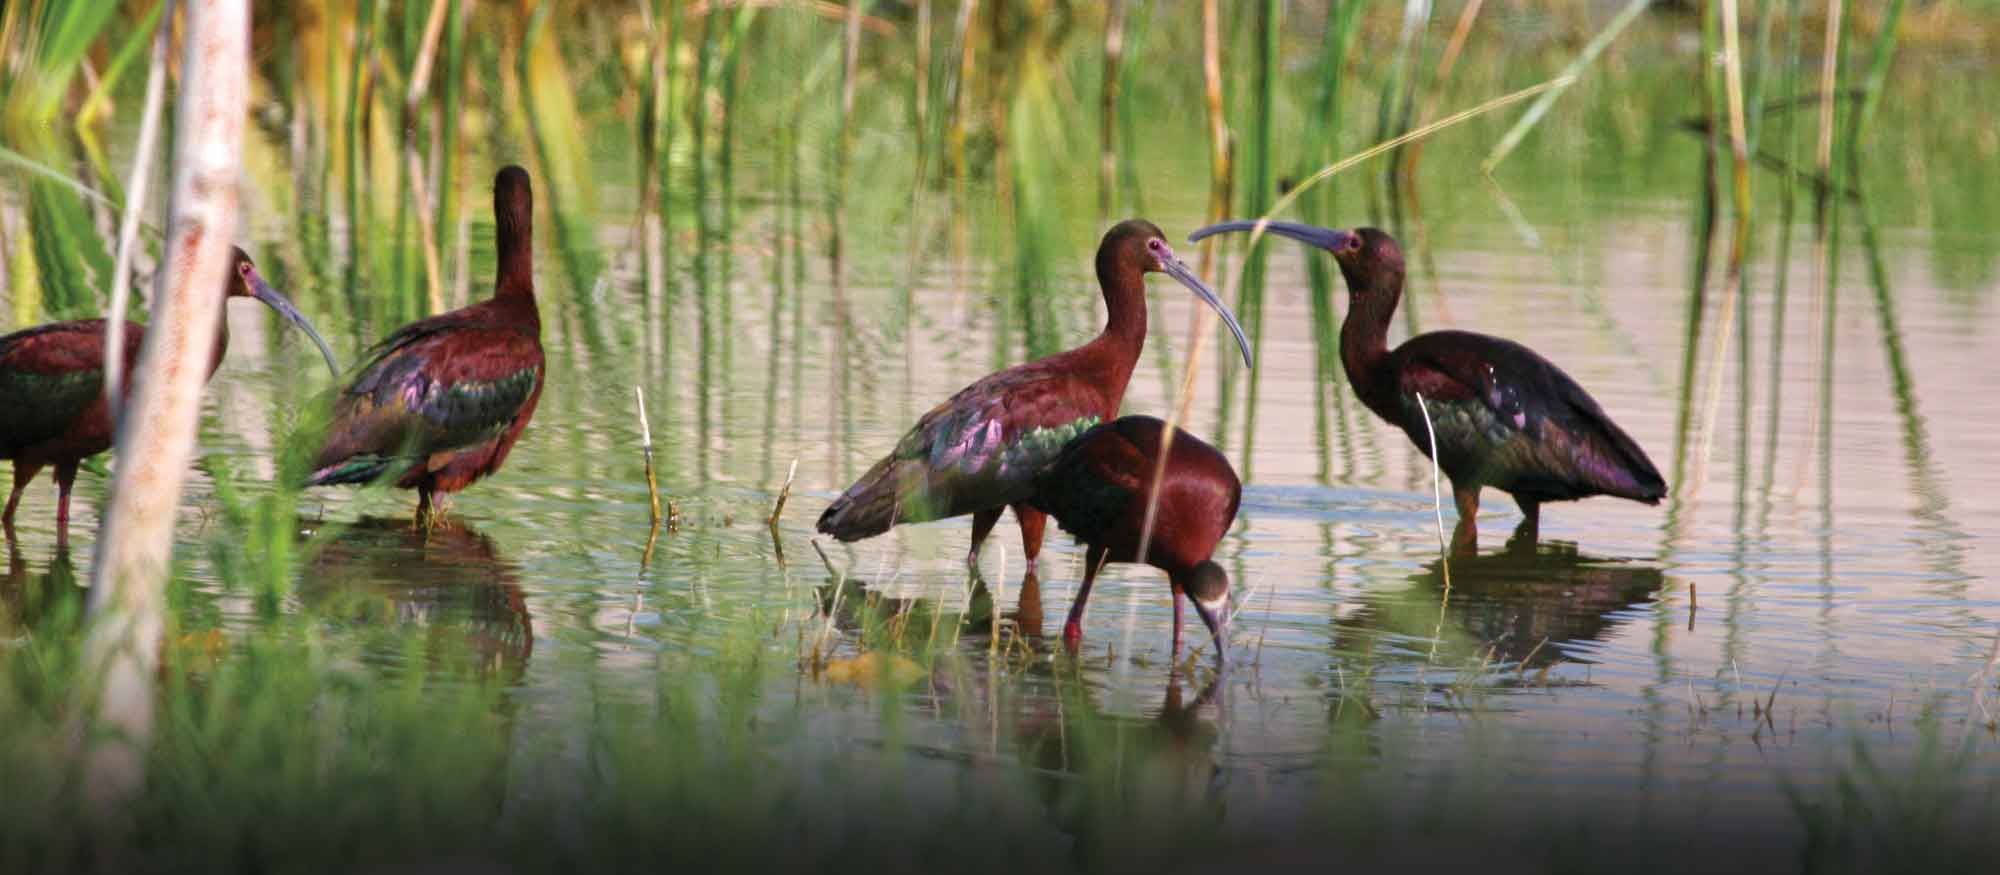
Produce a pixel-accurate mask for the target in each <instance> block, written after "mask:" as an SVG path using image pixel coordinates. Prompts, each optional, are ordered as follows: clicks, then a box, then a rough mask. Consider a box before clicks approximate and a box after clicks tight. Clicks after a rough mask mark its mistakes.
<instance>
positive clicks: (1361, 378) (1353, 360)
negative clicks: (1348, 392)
mask: <svg viewBox="0 0 2000 875" xmlns="http://www.w3.org/2000/svg"><path fill="white" fill-rule="evenodd" d="M1349 282H1350V286H1349V288H1350V289H1354V288H1356V287H1354V286H1353V285H1351V283H1352V280H1350V281H1349ZM1401 295H1402V289H1401V288H1398V287H1396V286H1394V285H1389V284H1382V285H1380V286H1377V287H1374V288H1366V287H1363V288H1362V290H1357V291H1353V292H1352V294H1350V295H1349V296H1348V307H1347V319H1346V320H1345V321H1343V322H1341V324H1340V364H1341V366H1342V367H1343V368H1344V369H1345V370H1346V371H1347V382H1348V385H1351V386H1353V387H1354V392H1355V394H1356V395H1357V396H1359V397H1360V398H1361V401H1362V403H1364V404H1366V405H1368V409H1370V410H1373V411H1375V413H1376V414H1378V415H1380V416H1382V417H1384V418H1388V419H1391V420H1393V419H1396V418H1397V417H1398V416H1399V415H1400V413H1399V412H1398V411H1400V409H1401V402H1400V401H1399V400H1398V399H1397V397H1396V387H1395V383H1394V377H1393V375H1391V374H1390V373H1389V369H1388V363H1389V321H1390V320H1391V319H1392V318H1394V317H1395V315H1396V301H1397V299H1398V298H1399V297H1401Z"/></svg>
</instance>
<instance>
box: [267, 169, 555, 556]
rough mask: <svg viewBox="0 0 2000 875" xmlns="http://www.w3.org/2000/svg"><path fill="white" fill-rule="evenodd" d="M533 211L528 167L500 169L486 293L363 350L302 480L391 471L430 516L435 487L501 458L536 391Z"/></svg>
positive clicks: (421, 516) (464, 479)
mask: <svg viewBox="0 0 2000 875" xmlns="http://www.w3.org/2000/svg"><path fill="white" fill-rule="evenodd" d="M533 219H534V198H533V195H532V193H531V192H530V191H529V186H528V173H527V171H525V170H522V169H521V168H519V167H507V168H505V169H503V170H501V171H500V173H499V175H497V176H495V177H494V179H493V220H494V225H495V226H496V229H497V235H496V236H497V237H498V238H499V239H498V243H499V248H500V270H499V278H498V281H497V282H496V283H495V285H494V289H493V297H492V298H491V299H490V300H487V301H483V302H481V303H478V304H474V305H472V306H470V307H466V308H463V309H459V310H453V311H451V312H449V313H444V314H441V315H438V316H432V317H430V318H429V319H424V320H421V321H418V322H413V323H411V324H409V325H406V326H404V327H403V328H402V329H401V330H399V331H397V332H396V333H395V334H391V335H389V337H388V338H387V339H386V340H383V341H382V342H381V343H378V344H376V345H375V346H374V348H373V349H371V350H370V351H369V358H368V361H367V362H366V363H365V364H363V365H362V366H361V368H360V369H359V372H358V373H357V374H356V375H355V377H354V381H353V382H352V383H350V384H349V385H348V386H347V387H346V388H345V389H343V390H341V392H340V394H339V395H338V397H336V398H335V400H334V404H333V421H332V424H331V425H330V426H329V427H328V430H327V436H326V440H325V442H324V443H323V444H322V445H321V448H320V451H319V455H318V456H317V457H316V458H315V459H314V461H313V472H312V474H311V475H310V476H309V477H308V478H307V480H306V485H308V486H328V485H334V484H360V483H372V482H375V481H376V480H378V479H385V480H391V481H393V482H394V483H395V484H396V486H398V487H400V488H403V489H415V490H417V520H418V522H420V523H428V522H430V521H431V518H432V514H433V512H434V508H433V506H432V500H433V498H434V497H435V496H437V495H438V494H439V493H452V492H457V491H459V490H461V489H464V488H465V487H466V486H467V485H468V484H470V483H471V482H472V481H474V480H477V479H479V478H481V477H484V476H486V475H488V474H491V473H493V472H494V471H497V470H499V469H500V465H501V463H502V462H505V461H506V460H507V452H508V451H509V450H511V449H513V447H514V442H515V441H516V440H518V439H519V438H520V437H521V430H522V429H524V428H526V427H527V425H528V420H529V418H530V417H533V416H534V415H535V402H536V401H538V400H540V398H541V396H542V378H543V375H544V368H543V361H542V339H541V334H542V320H541V314H540V312H539V311H538V310H537V309H536V308H535V277H534V253H533V251H532V246H531V244H532V242H533V227H532V225H533ZM439 501H440V503H441V501H442V500H441V499H440V500H439Z"/></svg>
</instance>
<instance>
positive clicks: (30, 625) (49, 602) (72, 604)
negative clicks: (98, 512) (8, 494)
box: [0, 538, 89, 641]
mask: <svg viewBox="0 0 2000 875" xmlns="http://www.w3.org/2000/svg"><path fill="white" fill-rule="evenodd" d="M83 583H84V581H81V580H79V579H77V574H76V564H75V563H74V562H72V561H71V560H70V552H69V546H68V545H67V544H63V543H58V544H56V546H55V548H54V549H53V551H52V552H51V553H50V556H49V562H48V564H47V565H46V566H43V567H42V568H40V569H39V570H37V569H36V568H34V567H33V566H32V565H30V564H29V562H28V558H27V556H25V555H23V554H22V553H21V545H20V544H19V543H17V542H16V541H14V540H13V539H11V538H9V539H8V540H7V579H6V581H5V582H4V583H0V639H5V640H9V641H11V640H13V639H14V638H16V637H17V636H21V635H26V634H31V633H35V632H48V631H52V630H51V629H50V628H49V624H51V623H59V624H62V625H63V626H64V627H65V628H67V629H74V627H75V624H76V623H77V621H78V620H79V619H80V618H81V617H82V616H83V603H84V596H85V595H86V594H87V593H88V592H89V590H88V589H86V588H85V587H84V586H83Z"/></svg>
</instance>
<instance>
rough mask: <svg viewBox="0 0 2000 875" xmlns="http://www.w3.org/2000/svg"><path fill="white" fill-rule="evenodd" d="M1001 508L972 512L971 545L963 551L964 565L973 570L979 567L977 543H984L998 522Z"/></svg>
mask: <svg viewBox="0 0 2000 875" xmlns="http://www.w3.org/2000/svg"><path fill="white" fill-rule="evenodd" d="M1002 509H1003V508H998V507H996V508H993V509H991V510H981V511H974V512H973V514H972V547H971V549H968V550H966V551H965V565H966V567H967V568H971V569H973V570H975V571H977V570H978V568H979V545H980V544H984V543H986V536H987V535H988V534H990V533H992V531H993V527H994V526H995V525H998V524H999V523H1000V511H1001V510H1002Z"/></svg>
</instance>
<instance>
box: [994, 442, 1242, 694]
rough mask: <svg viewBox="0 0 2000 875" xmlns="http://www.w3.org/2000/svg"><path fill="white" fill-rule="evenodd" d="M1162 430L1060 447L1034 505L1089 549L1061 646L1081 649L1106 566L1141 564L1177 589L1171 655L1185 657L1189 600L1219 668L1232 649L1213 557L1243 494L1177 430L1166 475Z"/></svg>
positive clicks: (1209, 452)
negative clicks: (1150, 507) (1154, 501)
mask: <svg viewBox="0 0 2000 875" xmlns="http://www.w3.org/2000/svg"><path fill="white" fill-rule="evenodd" d="M1166 429H1167V425H1166V423H1164V422H1161V421H1159V420H1157V419H1154V418H1153V417H1150V416H1127V417H1124V418H1123V419H1119V420H1116V421H1113V422H1108V423H1105V424H1103V425H1100V426H1097V427H1095V428H1092V429H1091V430H1089V431H1086V432H1084V433H1083V434H1082V435H1080V436H1078V437H1077V439H1076V440H1073V441H1071V442H1070V443H1069V445H1068V446H1066V447H1064V448H1063V450H1062V454H1061V455H1059V456H1057V457H1056V459H1055V461H1054V462H1051V463H1050V464H1049V465H1048V466H1047V467H1046V468H1045V469H1043V471H1042V474H1041V476H1040V477H1039V478H1038V480H1037V482H1036V489H1035V494H1034V497H1033V498H1031V499H1030V502H1031V503H1032V504H1033V505H1034V506H1035V507H1037V508H1039V509H1041V510H1042V511H1044V512H1046V513H1048V514H1049V515H1051V516H1054V517H1055V518H1056V524H1057V525H1059V526H1061V527H1062V529H1063V531H1065V532H1069V533H1070V534H1072V535H1075V536H1076V538H1077V540H1079V541H1082V542H1083V543H1084V544H1085V545H1086V549H1085V551H1084V560H1083V585H1082V586H1081V587H1079V588H1078V589H1077V591H1076V602H1075V603H1074V604H1072V605H1070V608H1069V620H1068V621H1067V622H1065V623H1064V624H1063V641H1064V642H1065V643H1067V644H1068V645H1070V646H1071V647H1075V646H1076V645H1077V644H1078V642H1080V641H1082V640H1083V609H1084V605H1085V603H1087V602H1089V601H1090V586H1091V584H1092V583H1093V582H1094V581H1096V579H1097V572H1098V571H1099V570H1100V569H1102V568H1103V566H1104V563H1106V562H1144V563H1146V564H1147V565H1151V566H1153V567H1154V568H1158V569H1160V570H1161V571H1165V572H1166V573H1167V582H1168V583H1169V584H1170V585H1171V586H1172V587H1173V593H1174V595H1173V598H1174V648H1173V652H1174V654H1175V655H1176V656H1178V655H1179V654H1180V650H1181V597H1182V596H1186V597H1187V600H1188V601H1191V602H1194V610H1195V613H1196V614H1199V615H1200V616H1201V622H1202V624H1203V625H1205V626H1207V627H1208V633H1209V634H1210V635H1213V636H1214V637H1215V658H1216V661H1217V662H1222V661H1223V660H1224V653H1225V652H1226V650H1227V645H1228V641H1229V626H1228V623H1229V615H1228V607H1229V575H1228V574H1226V573H1224V572H1223V570H1222V566H1220V565H1217V564H1215V561H1214V560H1213V559H1212V558H1210V557H1212V556H1214V555H1215V545H1216V543H1217V542H1220V541H1221V540H1222V535H1223V533H1224V532H1227V531H1229V525H1230V523H1232V522H1234V521H1235V520H1236V507H1237V505H1238V504H1240V503H1241V502H1242V499H1243V484H1242V483H1241V482H1240V481H1238V480H1237V479H1236V470H1235V469H1234V468H1231V467H1230V466H1229V460H1228V459H1226V458H1223V456H1222V453H1220V452H1218V451H1217V450H1216V449H1215V448H1214V447H1211V446H1209V445H1208V444H1206V443H1203V442H1202V441H1201V439H1200V438H1197V437H1195V436H1194V435H1191V434H1188V433H1187V432H1185V431H1182V430H1180V429H1178V428H1177V429H1174V437H1173V445H1172V447H1170V448H1169V449H1168V450H1167V464H1166V467H1165V469H1164V470H1162V469H1161V468H1160V466H1159V465H1160V438H1161V436H1162V435H1164V434H1165V433H1166ZM1155 471H1159V472H1160V479H1159V480H1158V481H1155V480H1154V472H1155ZM1156 482H1157V483H1158V489H1159V500H1158V504H1159V506H1158V509H1157V510H1156V511H1155V513H1154V517H1153V536H1152V540H1151V541H1149V542H1148V543H1147V544H1146V555H1144V556H1141V555H1139V542H1140V541H1141V540H1142V536H1143V534H1144V529H1145V525H1146V503H1147V496H1148V495H1149V494H1151V493H1152V491H1153V490H1154V488H1155V486H1154V484H1155V483H1156Z"/></svg>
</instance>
